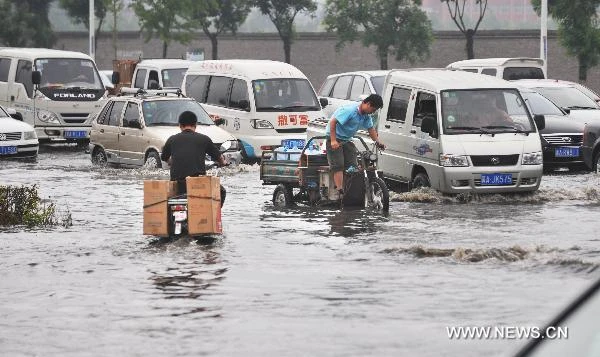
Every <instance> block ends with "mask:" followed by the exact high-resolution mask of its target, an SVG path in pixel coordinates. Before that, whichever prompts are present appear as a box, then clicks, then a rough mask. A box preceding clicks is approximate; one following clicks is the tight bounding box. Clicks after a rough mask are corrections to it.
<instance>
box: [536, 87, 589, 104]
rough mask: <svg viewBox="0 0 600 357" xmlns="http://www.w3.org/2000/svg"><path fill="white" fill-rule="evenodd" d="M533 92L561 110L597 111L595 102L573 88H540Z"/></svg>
mask: <svg viewBox="0 0 600 357" xmlns="http://www.w3.org/2000/svg"><path fill="white" fill-rule="evenodd" d="M535 90H536V91H537V92H538V93H540V94H541V95H543V96H544V97H546V98H548V99H550V100H551V101H552V102H553V103H554V104H556V105H558V106H559V107H561V108H569V109H598V105H597V104H596V102H595V101H594V100H593V99H592V98H590V97H588V96H587V95H585V94H583V93H582V92H581V91H579V90H578V89H577V88H573V87H540V88H535Z"/></svg>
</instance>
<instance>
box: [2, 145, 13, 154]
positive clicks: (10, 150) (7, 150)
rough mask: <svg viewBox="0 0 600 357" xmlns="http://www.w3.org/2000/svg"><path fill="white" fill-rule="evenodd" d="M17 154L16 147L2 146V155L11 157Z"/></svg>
mask: <svg viewBox="0 0 600 357" xmlns="http://www.w3.org/2000/svg"><path fill="white" fill-rule="evenodd" d="M16 153H17V147H16V146H0V155H11V154H16Z"/></svg>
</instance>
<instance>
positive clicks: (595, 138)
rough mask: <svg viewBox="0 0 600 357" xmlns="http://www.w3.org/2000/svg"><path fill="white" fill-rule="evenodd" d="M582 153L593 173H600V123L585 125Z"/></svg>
mask: <svg viewBox="0 0 600 357" xmlns="http://www.w3.org/2000/svg"><path fill="white" fill-rule="evenodd" d="M581 151H582V154H583V161H584V162H585V166H586V167H587V168H588V169H590V170H592V171H596V172H598V170H599V169H600V122H593V123H588V124H586V125H585V128H584V129H583V144H582V146H581Z"/></svg>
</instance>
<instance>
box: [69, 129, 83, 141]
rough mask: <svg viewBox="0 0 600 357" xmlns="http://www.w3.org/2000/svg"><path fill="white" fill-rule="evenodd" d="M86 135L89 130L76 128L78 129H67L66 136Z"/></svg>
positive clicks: (71, 137)
mask: <svg viewBox="0 0 600 357" xmlns="http://www.w3.org/2000/svg"><path fill="white" fill-rule="evenodd" d="M85 137H87V131H85V130H76V131H71V130H67V131H65V138H69V139H75V138H85Z"/></svg>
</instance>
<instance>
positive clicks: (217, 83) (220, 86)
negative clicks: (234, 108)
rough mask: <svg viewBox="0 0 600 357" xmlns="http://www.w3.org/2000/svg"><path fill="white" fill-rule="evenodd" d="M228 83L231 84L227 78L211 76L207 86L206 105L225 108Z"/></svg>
mask: <svg viewBox="0 0 600 357" xmlns="http://www.w3.org/2000/svg"><path fill="white" fill-rule="evenodd" d="M229 82H231V78H229V77H218V76H212V77H211V78H210V83H209V84H208V93H207V95H206V104H214V105H218V106H222V107H224V106H226V105H227V96H228V94H229Z"/></svg>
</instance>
